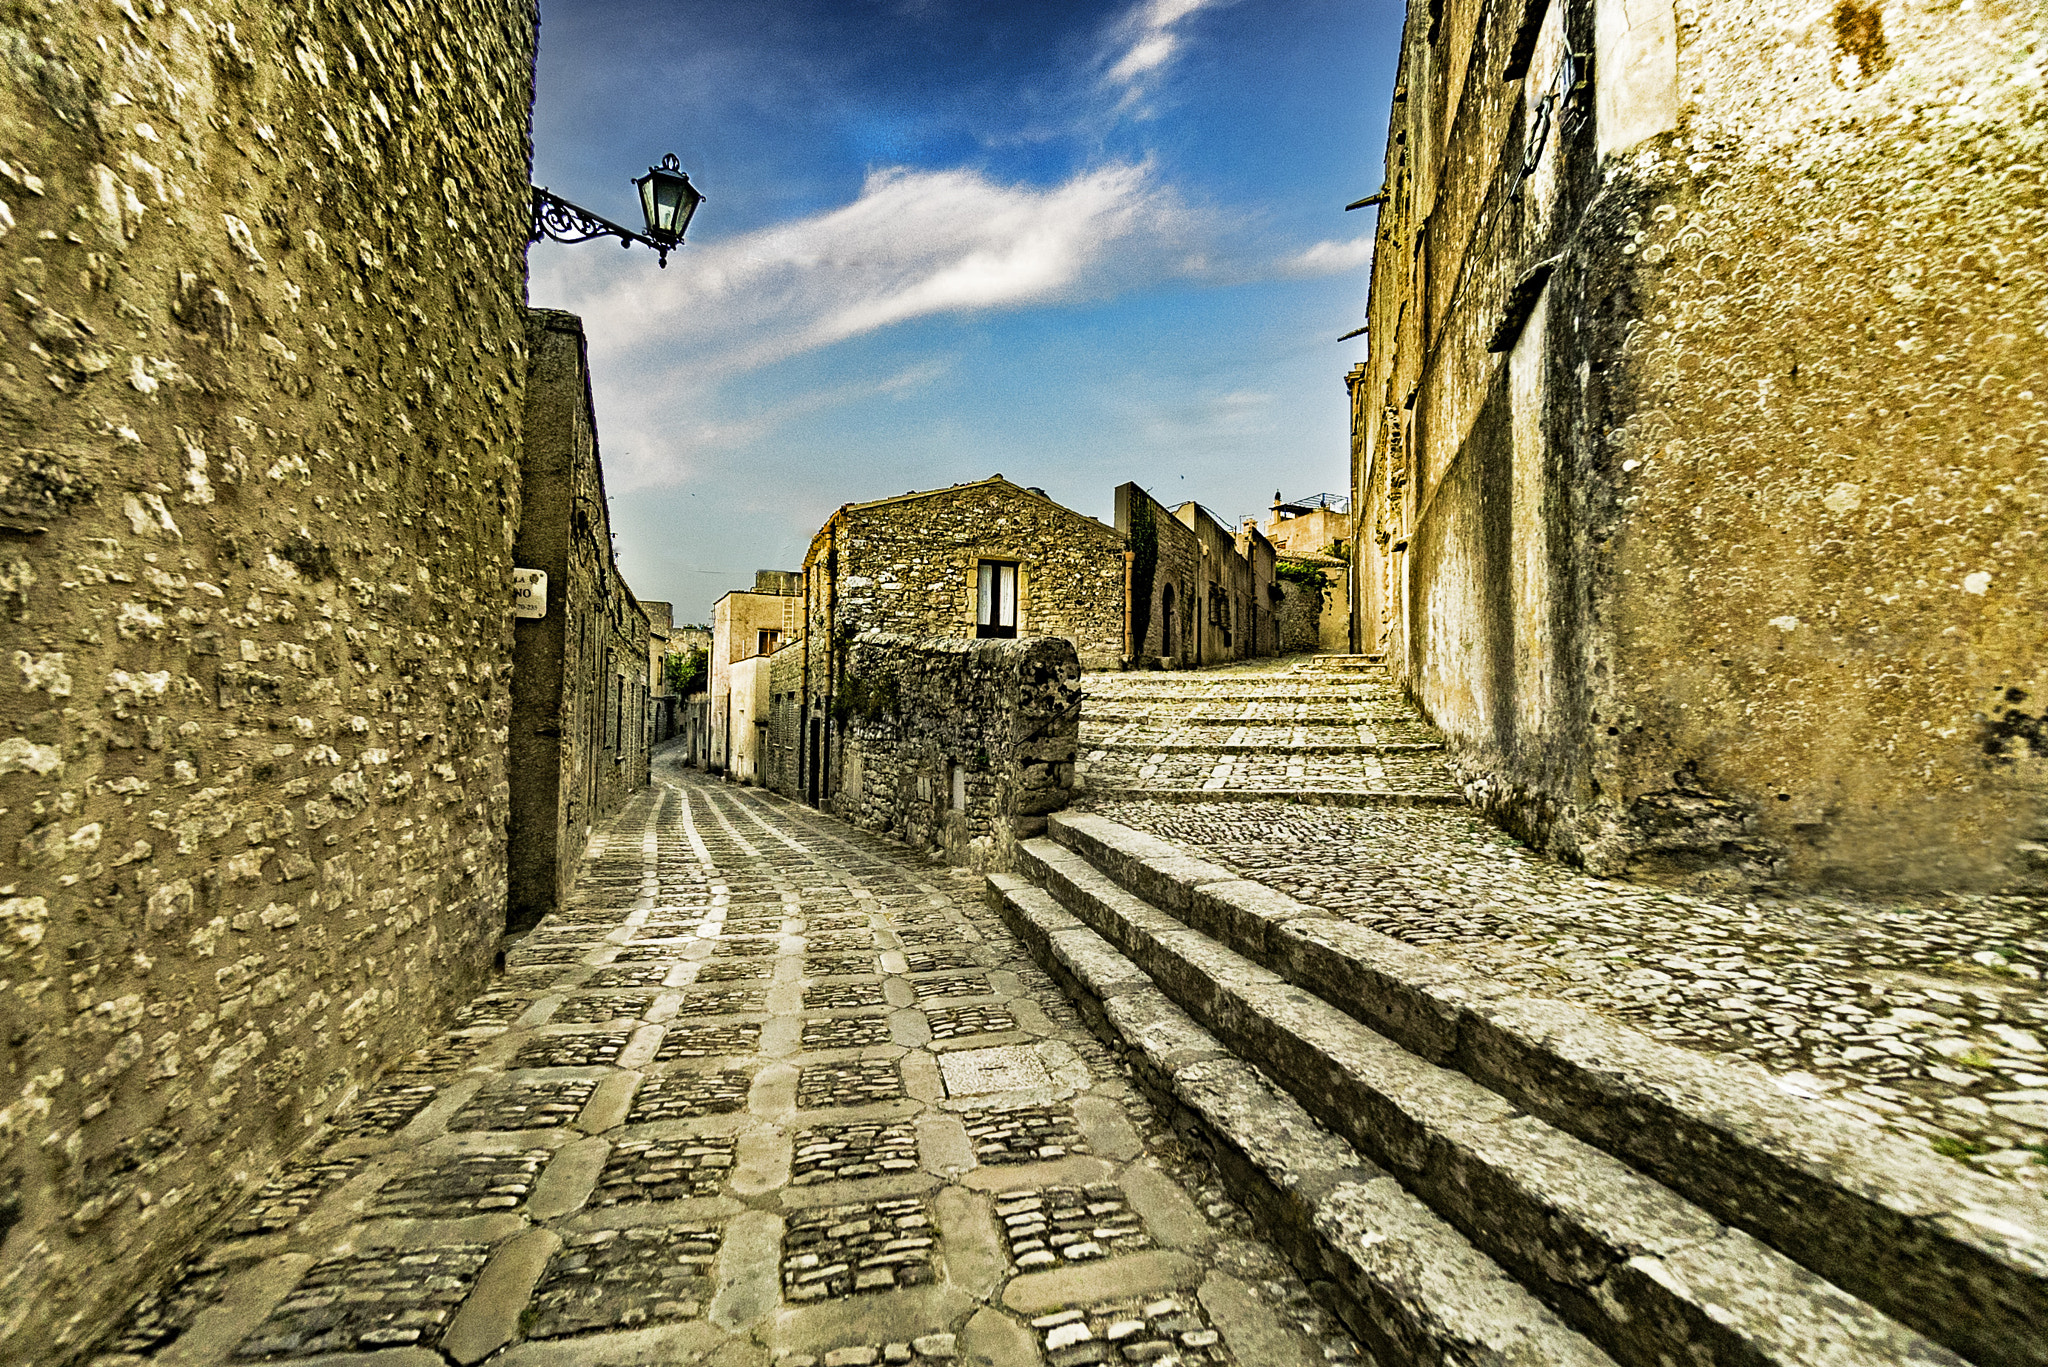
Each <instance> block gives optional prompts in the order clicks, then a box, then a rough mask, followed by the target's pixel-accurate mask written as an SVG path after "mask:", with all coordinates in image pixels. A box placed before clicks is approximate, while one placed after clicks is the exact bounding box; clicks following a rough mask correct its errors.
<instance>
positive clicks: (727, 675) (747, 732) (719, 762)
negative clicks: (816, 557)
mask: <svg viewBox="0 0 2048 1367" xmlns="http://www.w3.org/2000/svg"><path fill="white" fill-rule="evenodd" d="M803 611H804V609H803V574H802V573H801V572H800V571H797V570H756V571H754V587H753V589H752V590H751V591H749V590H745V589H735V590H733V591H732V592H731V593H728V594H726V595H724V596H723V597H721V598H720V599H719V600H718V601H717V602H716V603H713V604H712V605H711V709H710V715H709V722H710V734H709V736H708V737H707V741H708V743H707V745H706V747H705V767H706V768H708V769H711V770H712V771H714V772H717V773H726V772H729V771H730V770H731V769H732V766H733V763H734V756H735V753H736V751H742V750H743V751H746V752H747V755H748V758H747V769H748V781H749V782H751V781H753V777H754V771H755V767H756V760H755V758H754V738H753V737H754V733H753V731H752V730H751V729H750V728H751V727H752V726H753V725H754V723H755V721H756V720H759V721H761V722H762V723H763V724H764V725H765V724H766V719H767V698H766V696H765V692H764V693H763V696H762V697H761V698H760V699H759V701H758V704H757V702H756V700H755V697H754V693H755V691H756V689H757V687H758V689H760V690H765V689H766V687H767V676H766V674H765V673H763V674H762V675H761V677H760V678H759V679H756V678H755V673H756V671H754V670H752V669H749V670H745V671H742V672H741V673H739V674H735V670H737V669H738V667H739V666H740V665H741V664H742V663H744V662H745V661H747V660H751V659H755V658H757V657H762V658H765V657H767V656H769V655H772V654H774V653H775V652H776V651H777V650H779V649H781V647H782V646H783V645H784V644H786V643H787V642H790V641H794V640H797V639H799V638H800V637H802V635H803V630H804V616H803ZM735 687H739V688H742V689H744V690H746V691H745V697H744V706H745V708H746V711H747V716H746V717H745V718H744V719H736V718H735V717H734V715H733V708H734V701H733V693H734V689H735Z"/></svg>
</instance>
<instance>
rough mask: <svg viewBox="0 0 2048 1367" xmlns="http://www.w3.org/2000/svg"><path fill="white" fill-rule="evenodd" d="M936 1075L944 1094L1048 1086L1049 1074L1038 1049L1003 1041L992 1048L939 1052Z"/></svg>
mask: <svg viewBox="0 0 2048 1367" xmlns="http://www.w3.org/2000/svg"><path fill="white" fill-rule="evenodd" d="M939 1075H940V1076H941V1077H942V1078H944V1079H945V1083H946V1094H947V1095H948V1096H974V1095H976V1094H978V1093H982V1092H1013V1091H1021V1090H1023V1089H1025V1088H1031V1087H1049V1086H1051V1085H1052V1074H1051V1072H1049V1071H1048V1070H1047V1068H1046V1066H1045V1061H1044V1060H1043V1059H1041V1058H1039V1056H1038V1051H1037V1050H1035V1049H1033V1048H1031V1047H1030V1046H1029V1045H1022V1044H1006V1045H999V1046H997V1047H995V1048H992V1049H963V1050H961V1051H960V1052H959V1053H954V1054H941V1055H939Z"/></svg>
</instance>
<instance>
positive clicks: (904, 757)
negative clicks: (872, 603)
mask: <svg viewBox="0 0 2048 1367" xmlns="http://www.w3.org/2000/svg"><path fill="white" fill-rule="evenodd" d="M848 678H849V681H850V684H849V692H850V693H852V694H855V695H857V697H856V698H855V700H854V701H853V703H852V706H851V707H850V708H849V711H848V716H847V739H846V743H845V747H844V751H843V760H842V764H843V766H844V767H843V771H842V776H841V782H840V786H839V790H838V792H837V793H836V794H835V796H834V797H833V799H832V801H831V803H830V807H831V810H832V811H833V812H835V813H836V814H837V815H838V816H840V817H842V818H844V819H845V820H848V821H851V822H853V823H854V824H855V825H857V826H862V827H864V828H866V829H868V830H872V831H882V832H886V833H888V834H890V835H894V836H896V837H897V838H898V839H900V840H903V841H905V842H907V843H909V844H911V845H915V846H917V847H919V848H922V849H929V850H937V851H940V852H942V853H943V854H944V855H945V856H946V858H947V859H948V860H949V861H950V862H952V863H955V864H965V865H969V866H971V867H974V868H977V869H1004V868H1008V867H1009V866H1010V861H1011V859H1012V858H1013V856H1014V852H1015V848H1016V842H1017V841H1018V840H1020V839H1028V838H1030V837H1031V836H1034V835H1037V834H1039V833H1040V832H1042V831H1043V830H1044V828H1045V818H1046V815H1047V814H1048V813H1051V812H1055V811H1058V810H1059V809H1060V808H1061V807H1063V806H1065V805H1066V802H1067V799H1068V798H1069V797H1070V796H1071V794H1072V791H1073V786H1074V752H1075V749H1076V747H1077V745H1078V744H1079V741H1080V735H1081V666H1080V661H1079V659H1078V657H1077V656H1076V654H1075V652H1074V647H1073V644H1072V643H1071V642H1070V641H1067V640H1066V639H1065V638H1063V637H1058V636H1051V637H1037V638H1031V639H1024V640H1015V641H1001V640H987V641H974V640H963V639H960V638H958V637H943V638H924V639H918V638H913V637H904V636H895V635H891V634H888V633H885V632H867V633H863V634H862V635H861V636H859V637H857V638H856V639H855V640H854V642H853V644H852V648H851V650H850V651H849V659H848Z"/></svg>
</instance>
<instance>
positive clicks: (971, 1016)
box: [924, 1006, 1017, 1040]
mask: <svg viewBox="0 0 2048 1367" xmlns="http://www.w3.org/2000/svg"><path fill="white" fill-rule="evenodd" d="M924 1018H925V1020H927V1021H928V1022H930V1024H931V1028H932V1038H933V1039H935V1040H941V1039H958V1038H960V1037H961V1036H963V1035H990V1034H996V1033H999V1032H1001V1031H1005V1030H1015V1029H1016V1028H1017V1018H1016V1017H1015V1016H1012V1015H1011V1014H1010V1013H1009V1011H1008V1010H1007V1009H1006V1008H1004V1007H1001V1006H942V1007H936V1008H934V1009H932V1010H928V1011H926V1012H925V1013H924Z"/></svg>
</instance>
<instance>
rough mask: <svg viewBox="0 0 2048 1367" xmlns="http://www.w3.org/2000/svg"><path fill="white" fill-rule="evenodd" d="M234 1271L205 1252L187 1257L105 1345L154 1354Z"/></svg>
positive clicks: (207, 1303)
mask: <svg viewBox="0 0 2048 1367" xmlns="http://www.w3.org/2000/svg"><path fill="white" fill-rule="evenodd" d="M235 1270H236V1268H235V1265H234V1264H232V1263H225V1262H216V1261H214V1260H213V1259H211V1258H210V1257H209V1256H208V1255H207V1254H206V1253H205V1252H201V1253H198V1254H195V1255H194V1256H192V1257H190V1258H187V1259H186V1260H185V1261H184V1262H182V1263H180V1264H179V1265H178V1266H177V1267H175V1268H173V1269H172V1270H171V1273H170V1275H169V1276H167V1277H165V1278H164V1279H163V1283H162V1284H161V1285H160V1286H159V1287H158V1288H157V1289H156V1290H154V1291H152V1292H150V1293H149V1294H148V1295H146V1296H144V1297H143V1298H142V1300H141V1302H140V1303H139V1304H138V1305H136V1307H135V1308H134V1310H132V1311H130V1312H129V1315H128V1318H127V1319H126V1321H124V1322H123V1323H122V1326H121V1328H120V1329H119V1330H117V1331H116V1332H115V1333H114V1335H113V1336H112V1337H111V1338H109V1339H108V1340H107V1342H106V1344H105V1345H104V1347H105V1348H106V1350H107V1351H109V1352H113V1353H153V1352H155V1351H156V1350H157V1349H159V1348H162V1347H164V1346H165V1345H166V1344H169V1343H173V1342H175V1341H176V1340H177V1338H178V1336H179V1335H180V1334H183V1333H184V1332H185V1331H186V1330H187V1329H190V1328H191V1327H192V1321H193V1320H195V1319H197V1318H198V1317H199V1312H200V1311H202V1310H204V1309H206V1308H207V1307H208V1306H210V1305H212V1304H214V1303H215V1302H216V1301H218V1300H219V1299H220V1297H221V1293H222V1292H223V1291H225V1290H226V1289H227V1280H228V1278H229V1277H230V1276H232V1275H233V1274H234V1272H235ZM24 1361H26V1359H24Z"/></svg>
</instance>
